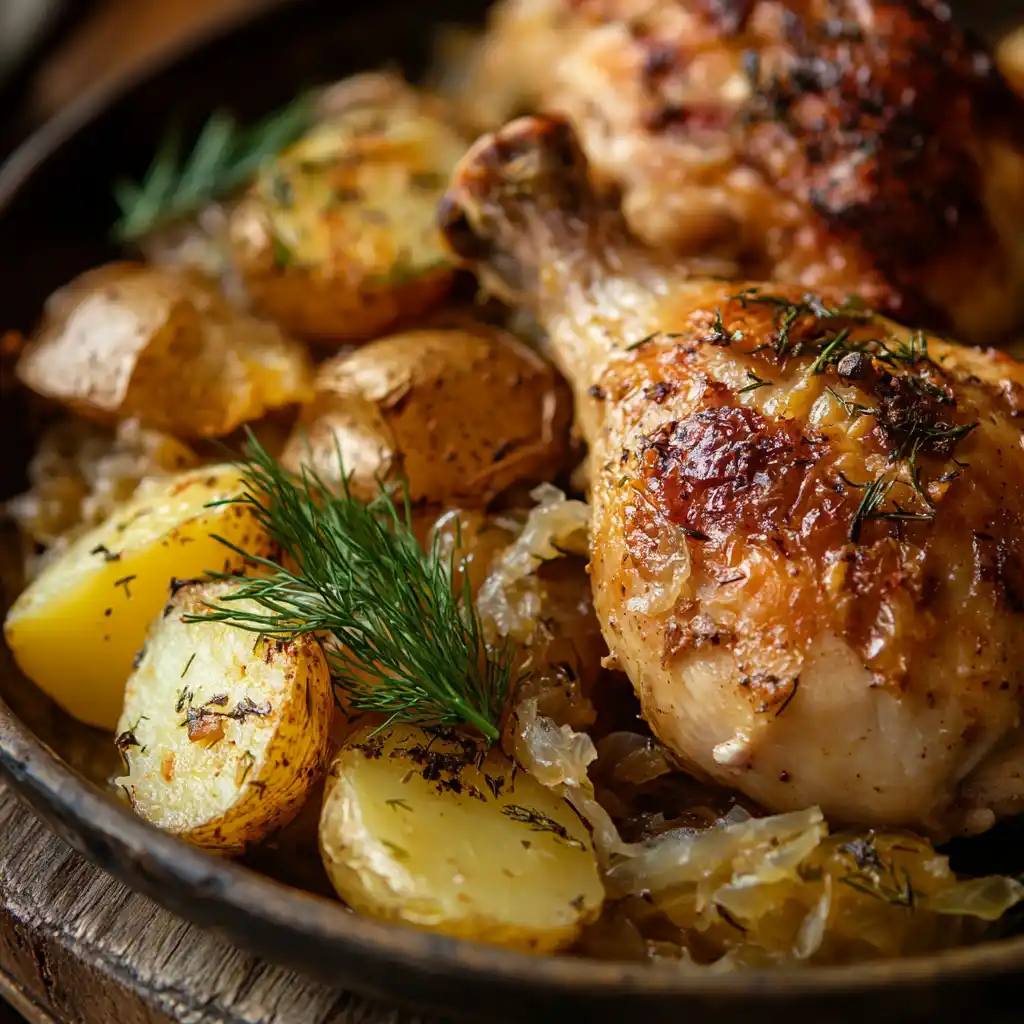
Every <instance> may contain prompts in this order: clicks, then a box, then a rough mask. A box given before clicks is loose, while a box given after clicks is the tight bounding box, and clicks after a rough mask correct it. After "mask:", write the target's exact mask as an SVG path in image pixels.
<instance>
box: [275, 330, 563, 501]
mask: <svg viewBox="0 0 1024 1024" xmlns="http://www.w3.org/2000/svg"><path fill="white" fill-rule="evenodd" d="M570 418H571V400H570V396H569V391H568V388H567V386H566V385H565V383H564V382H563V381H562V379H561V377H559V376H558V374H557V373H556V372H555V370H554V369H553V367H551V365H550V364H548V363H547V362H545V361H544V360H543V359H542V358H541V357H540V356H538V355H537V354H536V353H535V352H534V351H533V350H532V349H530V348H528V347H527V346H526V345H524V344H523V343H522V342H520V341H518V340H517V339H516V338H514V337H513V336H512V335H510V334H507V333H505V332H503V331H499V330H496V329H491V328H488V327H485V326H484V325H480V326H478V327H475V328H474V329H473V330H463V329H452V330H417V331H407V332H403V333H401V334H393V335H390V336H389V337H386V338H379V339H378V340H376V341H373V342H370V344H368V345H364V346H363V347H361V348H359V349H357V350H356V351H355V352H352V353H349V354H346V355H338V356H334V357H332V358H331V359H329V360H327V361H326V362H325V363H323V364H322V365H321V367H320V369H319V371H318V373H317V377H316V384H315V395H314V398H313V401H312V402H310V403H309V405H307V406H306V407H305V408H304V409H303V412H302V415H301V417H300V420H299V423H298V424H297V426H296V428H295V432H294V433H293V435H292V437H291V439H290V440H289V442H288V444H287V445H286V447H285V450H284V452H283V454H282V460H283V462H284V463H285V465H287V466H290V467H291V468H298V467H299V466H300V465H301V464H302V463H309V464H310V465H312V466H313V467H315V468H316V469H317V471H318V472H320V473H321V475H323V476H324V478H325V479H328V480H334V481H337V480H338V479H339V474H338V456H337V451H338V449H339V448H340V451H341V455H342V458H343V460H344V463H345V468H346V471H347V472H348V473H349V474H351V477H352V479H351V485H352V488H353V491H354V493H355V494H356V495H357V496H358V497H361V498H364V499H366V498H369V497H372V496H373V495H375V494H377V493H378V490H379V488H378V486H377V482H376V478H377V477H378V476H379V477H381V478H383V479H391V478H394V477H396V476H398V475H401V474H404V475H405V477H406V479H407V481H408V486H409V497H410V499H411V500H412V501H413V502H414V503H425V504H433V505H449V506H455V505H460V506H462V507H468V508H474V507H475V508H479V507H482V506H484V505H486V504H487V503H488V502H489V501H490V500H491V499H492V498H493V497H494V496H495V495H496V494H498V493H499V492H501V491H502V490H504V489H505V488H506V487H509V486H510V485H512V484H514V483H519V482H523V481H534V480H542V479H545V478H547V477H549V476H550V475H551V474H552V473H553V472H555V471H556V470H557V469H558V468H559V467H560V466H561V464H562V463H563V461H564V459H565V457H566V452H567V446H568V429H569V422H570Z"/></svg>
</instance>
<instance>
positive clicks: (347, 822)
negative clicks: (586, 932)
mask: <svg viewBox="0 0 1024 1024" xmlns="http://www.w3.org/2000/svg"><path fill="white" fill-rule="evenodd" d="M320 851H321V854H322V856H323V859H324V866H325V867H326V869H327V873H328V875H329V877H330V879H331V882H332V883H333V885H334V887H335V888H336V889H337V891H338V894H339V895H340V896H341V897H342V899H344V900H345V901H346V902H347V903H348V904H349V905H350V906H352V907H353V908H354V909H356V910H358V911H361V912H363V913H366V914H370V915H373V916H375V917H381V918H385V919H388V920H393V921H401V922H403V923H405V924H411V925H414V926H416V927H420V928H426V929H430V930H432V931H438V932H444V933H445V934H448V935H455V936H460V937H463V938H471V939H476V940H477V941H480V942H489V943H493V944H496V945H500V946H507V947H511V948H514V949H521V950H527V951H533V952H550V951H553V950H557V949H564V948H565V947H566V946H568V945H570V944H571V943H572V942H573V941H574V940H575V939H576V937H577V936H578V934H579V932H580V930H581V929H582V927H583V926H584V924H586V923H587V922H588V921H590V920H593V919H594V918H595V917H596V916H597V915H598V913H599V912H600V909H601V905H602V902H603V899H604V890H603V887H602V884H601V880H600V877H599V875H598V870H597V861H596V858H595V856H594V851H593V847H592V845H591V841H590V835H589V833H588V832H587V829H586V828H585V826H584V825H583V823H582V822H581V821H580V819H579V818H578V817H577V815H576V814H575V812H574V811H573V810H572V808H571V807H570V806H569V805H568V804H567V803H566V802H565V801H564V800H563V799H561V798H560V797H558V796H557V795H556V794H555V793H553V792H552V791H551V790H549V789H546V788H545V787H544V786H542V785H541V784H540V783H539V782H537V780H536V779H534V778H532V777H531V776H529V775H527V774H526V773H524V772H517V770H516V767H515V765H514V764H513V762H512V761H510V760H508V759H507V758H506V757H505V756H504V755H503V754H501V752H500V751H498V750H497V749H491V750H490V751H487V752H484V751H482V750H480V749H478V748H477V745H476V743H475V741H474V740H473V739H471V738H467V737H466V736H465V735H461V734H459V733H456V732H454V731H453V730H445V729H423V728H420V727H418V726H412V725H392V726H389V727H388V728H386V729H383V730H382V731H380V732H377V733H375V732H374V728H373V726H367V727H364V728H362V729H360V730H358V731H357V732H356V733H355V734H354V735H352V736H351V737H350V738H349V739H348V740H347V741H346V743H345V744H344V745H343V746H342V749H341V751H340V752H339V754H338V756H337V757H336V758H335V760H334V763H333V764H332V766H331V768H330V770H329V772H328V777H327V785H326V789H325V796H324V805H323V811H322V813H321V818H320Z"/></svg>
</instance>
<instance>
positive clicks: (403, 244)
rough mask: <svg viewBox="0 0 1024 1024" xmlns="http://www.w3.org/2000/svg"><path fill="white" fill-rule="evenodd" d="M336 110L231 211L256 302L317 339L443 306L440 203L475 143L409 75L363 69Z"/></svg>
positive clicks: (236, 257)
mask: <svg viewBox="0 0 1024 1024" xmlns="http://www.w3.org/2000/svg"><path fill="white" fill-rule="evenodd" d="M326 103H327V105H328V106H329V108H330V111H329V115H328V117H327V118H326V119H325V120H324V121H322V122H321V123H320V124H318V125H317V126H316V127H315V128H313V129H312V131H311V132H310V133H309V134H308V135H307V136H306V137H305V138H304V139H302V140H300V141H299V142H298V143H297V144H296V145H294V146H293V147H292V148H291V149H289V150H287V151H286V152H285V153H283V154H281V156H279V157H278V158H277V159H276V160H275V161H273V162H272V163H271V164H270V165H269V166H268V167H267V168H266V170H265V171H264V172H263V173H262V174H261V175H260V177H259V178H258V180H257V181H256V182H255V184H254V185H253V186H252V188H251V189H250V190H249V192H248V193H247V194H246V195H245V196H244V197H243V198H242V199H241V201H240V202H239V203H238V204H237V205H236V207H235V208H234V209H233V210H232V212H231V215H230V220H229V224H228V245H229V249H230V253H231V259H232V262H233V264H234V266H235V268H236V270H237V271H238V274H239V276H240V278H241V280H242V282H243V285H244V287H245V290H246V292H247V294H248V295H249V298H250V300H251V302H252V304H253V306H254V308H255V309H257V310H259V311H260V312H261V313H263V314H264V315H266V316H269V317H270V318H271V319H273V320H274V321H275V322H276V323H278V324H280V325H281V326H282V327H283V328H284V329H285V330H287V331H289V332H291V333H293V334H295V335H297V336H299V337H302V338H305V339H307V340H309V341H316V342H323V343H327V344H333V345H337V344H338V343H340V342H356V341H363V340H365V339H367V338H370V337H373V336H374V335H376V334H380V333H381V332H383V331H384V330H386V329H388V328H389V327H391V326H392V325H394V324H395V323H396V322H397V321H399V320H400V319H403V320H408V319H409V318H412V317H415V316H418V315H419V314H421V313H423V312H425V311H426V310H428V309H429V308H430V307H431V306H434V305H436V304H437V303H438V302H439V301H440V299H441V298H442V297H443V296H444V294H445V292H446V291H447V290H448V288H449V286H450V284H451V282H452V280H453V275H454V265H453V263H452V261H451V258H450V256H449V254H448V252H447V250H446V249H445V247H444V246H443V244H442V242H441V236H440V233H439V231H438V229H437V226H436V223H435V208H436V206H437V203H438V201H439V200H440V198H441V196H442V194H443V192H444V189H445V187H446V185H447V181H448V177H449V175H450V173H451V171H452V169H453V168H454V166H455V163H456V162H457V161H458V159H459V158H460V157H461V156H462V153H463V151H464V149H465V147H466V144H467V142H466V140H464V139H462V138H461V137H460V136H459V135H458V134H457V133H456V132H455V131H454V130H453V129H452V128H450V127H449V126H448V125H446V124H445V122H444V121H443V120H442V116H443V112H442V111H441V110H439V109H438V108H437V106H436V104H434V103H431V102H430V101H428V100H427V99H426V98H425V97H422V96H420V95H418V94H417V93H416V92H415V91H414V90H413V89H412V88H411V87H409V86H408V85H406V84H405V83H404V82H403V81H402V80H401V79H399V78H397V77H395V76H392V75H385V74H366V75H358V76H356V77H354V78H351V79H348V80H346V81H344V82H342V83H340V84H339V85H338V86H335V87H334V89H333V90H331V91H330V92H329V94H328V97H327V100H326Z"/></svg>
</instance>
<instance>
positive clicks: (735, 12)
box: [461, 0, 1024, 342]
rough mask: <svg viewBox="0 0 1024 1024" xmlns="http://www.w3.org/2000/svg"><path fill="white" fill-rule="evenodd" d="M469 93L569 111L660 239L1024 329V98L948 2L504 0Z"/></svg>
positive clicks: (965, 325) (925, 310)
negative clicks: (955, 20) (956, 22)
mask: <svg viewBox="0 0 1024 1024" xmlns="http://www.w3.org/2000/svg"><path fill="white" fill-rule="evenodd" d="M515 84H518V86H519V87H518V89H516V88H514V85H515ZM461 95H463V96H464V97H467V98H468V100H467V102H469V103H470V104H471V106H470V108H469V115H470V116H471V117H473V118H474V119H475V120H476V121H478V122H480V121H485V120H491V119H493V118H494V117H495V115H497V114H501V113H502V112H503V111H504V112H505V116H506V117H507V116H512V115H514V114H516V113H523V112H526V110H525V109H523V108H526V109H529V110H538V109H539V110H549V111H555V112H560V113H564V114H567V115H568V116H569V117H570V118H571V120H572V121H573V123H574V124H575V126H576V128H577V131H578V132H579V133H580V138H581V141H582V143H583V148H584V150H585V152H586V153H587V155H588V158H589V159H590V161H591V164H592V166H593V168H594V171H595V173H596V175H597V176H598V177H599V179H600V180H601V181H603V182H604V183H605V184H608V185H610V186H612V187H614V188H616V189H620V190H621V191H622V194H623V209H624V212H625V215H626V218H627V220H628V222H629V224H630V226H631V227H632V229H633V231H634V232H635V233H636V234H637V235H639V236H640V237H641V238H643V239H644V240H645V241H646V242H648V243H649V244H651V245H654V246H655V247H665V246H671V247H673V248H675V249H676V250H677V251H678V252H680V253H683V254H690V253H694V252H704V253H707V252H714V253H717V254H718V255H721V256H724V257H728V258H734V259H736V260H738V261H739V262H740V265H741V267H742V271H741V273H742V275H743V276H749V277H752V278H755V279H763V280H769V279H770V280H776V281H781V282H786V283H791V284H796V285H800V286H802V287H805V288H814V289H820V288H827V287H838V288H842V289H844V290H846V291H853V292H856V293H858V294H859V295H861V296H862V297H863V298H864V299H865V300H866V301H867V302H868V303H869V304H871V305H872V306H873V307H875V308H877V309H879V310H881V311H884V312H886V313H888V314H889V315H892V316H894V317H896V318H897V319H899V320H901V321H902V322H904V323H914V324H928V325H930V326H932V327H935V328H936V329H939V330H946V329H949V330H951V331H952V332H953V333H954V334H955V335H956V336H957V337H960V338H962V339H964V340H966V341H977V342H982V341H984V342H988V341H992V340H994V339H997V338H999V337H1001V336H1002V335H1003V334H1004V333H1005V332H1006V331H1008V330H1009V329H1011V328H1012V327H1014V326H1015V325H1018V324H1020V323H1021V322H1022V320H1024V188H1022V187H1021V182H1022V181H1024V97H1021V96H1018V95H1015V94H1014V93H1013V92H1012V91H1011V90H1010V89H1009V88H1008V86H1007V84H1006V82H1005V80H1004V79H1003V78H1002V76H1001V75H1000V73H999V71H998V70H996V68H995V66H994V64H993V61H992V59H991V57H990V56H989V54H987V53H986V52H984V51H983V50H982V49H981V48H980V46H979V45H976V44H975V43H974V41H973V40H971V39H970V38H968V37H966V36H965V35H964V34H962V33H961V32H960V31H959V30H958V29H956V28H955V27H954V26H953V25H951V24H950V22H949V21H948V8H947V7H946V5H945V4H942V3H938V2H932V0H909V2H903V0H900V2H897V0H714V2H712V0H506V2H505V3H504V4H502V5H499V7H498V9H497V12H496V14H495V16H494V19H493V22H492V26H491V31H490V33H489V34H488V36H487V37H486V38H485V41H484V43H483V45H482V46H481V48H480V50H479V53H478V56H477V57H476V59H475V61H474V62H473V64H472V67H471V69H470V72H469V79H468V81H467V82H464V83H463V86H462V89H461ZM511 108H519V109H511ZM504 119H505V117H502V120H504ZM487 127H496V125H494V124H490V125H487Z"/></svg>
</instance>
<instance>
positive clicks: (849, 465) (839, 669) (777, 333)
mask: <svg viewBox="0 0 1024 1024" xmlns="http://www.w3.org/2000/svg"><path fill="white" fill-rule="evenodd" d="M441 218H442V221H443V223H444V226H445V232H446V236H447V238H448V239H449V244H450V245H451V246H452V248H453V249H454V250H455V251H456V252H457V253H458V254H460V255H461V256H462V257H463V258H464V259H465V260H466V261H467V262H468V263H469V264H471V265H472V266H473V267H474V268H475V269H476V270H477V271H478V272H479V273H480V275H481V278H482V280H483V282H484V284H485V285H486V286H489V287H490V288H491V289H492V290H494V291H497V292H499V293H500V294H502V295H503V296H505V297H506V298H508V299H510V300H513V301H515V302H516V303H521V304H525V305H526V306H528V307H529V308H530V309H531V310H532V311H533V312H534V313H535V315H536V316H537V318H538V320H539V321H540V322H541V323H542V325H543V326H545V327H546V329H547V331H548V332H549V336H550V344H551V347H552V349H553V354H554V357H555V359H556V360H557V362H558V364H559V366H560V367H561V369H562V370H563V372H564V373H565V374H566V376H567V377H568V378H569V380H570V382H571V383H572V384H573V387H574V390H575V393H576V396H577V405H578V409H577V412H578V419H579V423H580V427H581V429H582V431H583V433H584V434H585V436H586V439H587V440H588V442H589V444H590V476H591V490H592V494H591V502H592V505H593V527H592V536H591V558H592V561H591V567H590V572H591V578H592V583H593V587H594V600H595V607H596V610H597V613H598V616H599V618H600V620H601V625H602V629H603V631H604V634H605V639H606V640H607V642H608V645H609V648H610V650H611V652H612V654H613V656H614V658H615V659H616V660H617V662H618V663H619V665H620V666H621V667H622V668H623V669H624V670H625V671H626V672H627V673H628V675H629V677H630V679H631V680H632V682H633V684H634V687H635V688H636V691H637V693H638V695H639V697H640V700H641V702H642V707H643V712H644V716H645V718H646V719H647V720H648V721H649V722H650V724H651V726H652V728H653V729H654V731H655V732H656V733H657V735H658V736H659V737H660V739H661V740H662V741H663V742H664V743H665V744H666V745H667V746H669V747H670V748H671V749H672V750H674V751H675V752H676V754H677V755H679V757H680V758H681V759H682V760H683V761H684V762H685V764H686V765H687V766H689V767H690V768H691V769H692V770H694V771H695V772H697V773H698V774H703V775H705V776H710V777H712V778H714V779H716V780H718V781H720V782H723V783H726V784H728V785H732V786H734V787H736V788H738V789H740V790H742V791H743V792H745V793H746V794H747V795H749V796H750V797H752V798H754V799H755V800H757V801H758V802H760V803H761V804H762V805H764V806H765V807H767V808H770V809H772V810H775V811H783V810H790V809H796V808H802V807H807V806H809V805H812V804H818V805H820V806H821V807H822V809H823V810H824V811H825V813H826V814H828V815H829V816H830V817H831V818H832V819H833V820H835V821H839V822H843V821H847V822H856V823H859V824H862V825H877V826H908V827H914V828H916V829H919V830H921V831H923V832H926V833H928V834H930V835H932V836H945V835H949V834H953V833H961V832H975V831H981V830H984V829H985V828H987V827H989V826H990V825H991V824H992V823H993V822H994V821H995V820H996V818H997V817H999V816H1001V815H1003V814H1007V813H1011V812H1014V811H1019V810H1022V809H1024V781H1022V778H1021V768H1022V767H1024V756H1022V755H1024V733H1022V731H1021V728H1020V719H1021V707H1022V699H1024V440H1022V428H1024V367H1022V366H1021V364H1019V363H1017V362H1016V361H1015V360H1013V359H1011V358H1010V357H1009V356H1007V355H1005V354H1004V353H999V352H997V351H995V350H992V349H989V350H979V349H972V348H966V347H962V346H960V345H956V344H953V343H951V342H948V341H944V340H942V339H940V338H938V337H936V336H934V335H930V334H926V333H924V332H921V331H910V330H908V329H906V328H903V327H900V326H898V325H896V324H895V323H894V322H892V321H890V320H887V319H884V318H882V317H881V316H878V315H876V314H874V313H872V312H870V311H868V310H867V309H866V308H865V307H864V306H863V305H862V304H861V303H860V302H858V301H848V300H847V299H846V297H845V296H844V295H843V294H842V293H840V292H837V291H834V290H832V291H826V290H822V291H819V292H814V293H811V292H809V291H807V290H806V289H802V288H798V287H792V286H769V285H758V284H749V283H742V282H741V283H726V282H722V281H720V280H708V279H703V280H701V279H698V278H696V277H694V276H692V275H690V274H688V271H687V268H686V267H685V266H682V265H679V264H673V263H672V261H671V260H669V261H667V262H666V261H659V260H658V258H657V256H656V255H655V254H653V253H652V252H651V250H648V249H645V248H642V247H640V246H639V245H638V244H637V243H636V242H635V241H633V240H632V239H631V238H630V237H629V236H628V234H627V232H626V229H625V225H624V223H623V221H622V218H621V216H620V214H619V213H618V211H616V210H613V209H610V208H608V207H606V206H603V205H602V203H601V201H600V200H599V199H598V198H597V197H596V196H595V194H594V193H593V191H592V190H591V188H590V186H589V183H588V178H587V168H586V161H585V158H584V156H583V153H582V151H581V149H580V148H579V146H578V144H577V142H576V139H575V137H574V134H573V132H572V129H571V127H570V126H569V123H568V122H567V121H565V120H562V119H557V118H523V119H520V120H518V121H515V122H513V123H512V124H510V125H508V126H507V127H506V128H504V129H503V130H502V131H500V132H499V133H498V134H497V135H492V136H485V137H484V138H482V139H481V140H479V141H478V142H477V143H476V144H475V145H474V147H473V148H472V149H471V150H470V151H469V153H468V154H467V155H466V156H465V158H464V159H463V161H462V163H461V164H460V166H459V168H458V169H457V171H456V175H455V177H454V180H453V183H452V186H451V188H450V189H449V192H448V194H447V197H446V199H445V201H444V203H443V204H442V212H441Z"/></svg>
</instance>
